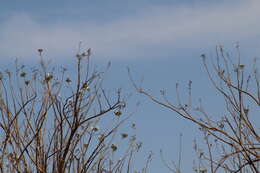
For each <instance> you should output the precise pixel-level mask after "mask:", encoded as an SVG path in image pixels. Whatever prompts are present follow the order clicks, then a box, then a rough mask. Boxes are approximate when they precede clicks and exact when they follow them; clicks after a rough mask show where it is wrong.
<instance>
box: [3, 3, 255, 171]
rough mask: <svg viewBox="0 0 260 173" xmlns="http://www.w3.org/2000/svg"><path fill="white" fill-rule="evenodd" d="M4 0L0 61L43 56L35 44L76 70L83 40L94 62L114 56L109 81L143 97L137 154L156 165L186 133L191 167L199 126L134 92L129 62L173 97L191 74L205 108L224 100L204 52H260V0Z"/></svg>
mask: <svg viewBox="0 0 260 173" xmlns="http://www.w3.org/2000/svg"><path fill="white" fill-rule="evenodd" d="M0 1H1V6H0V26H1V27H0V59H1V66H0V68H1V69H5V68H7V67H9V66H10V64H12V63H13V61H14V59H15V58H18V59H19V61H21V62H23V63H31V64H33V63H37V62H38V61H37V60H38V59H37V51H36V50H37V49H38V48H42V49H44V56H46V57H47V58H48V59H51V60H52V63H53V64H57V65H67V66H68V67H69V68H70V69H71V70H72V71H73V66H72V65H70V64H71V61H72V60H73V58H75V57H74V56H75V54H76V51H77V48H78V44H79V42H82V47H83V48H84V47H85V48H86V49H87V48H89V47H91V48H92V51H93V55H92V57H91V58H92V59H93V61H92V62H93V63H94V64H95V65H97V66H99V67H100V68H102V67H104V66H105V64H106V63H107V62H109V61H111V63H112V67H111V70H110V72H109V73H108V74H107V80H106V84H107V86H108V87H110V88H116V87H122V88H123V90H125V92H126V93H134V94H133V95H134V96H133V97H132V98H131V99H130V105H131V104H132V105H134V103H135V102H138V101H140V102H141V106H140V108H139V110H138V112H137V113H136V115H135V116H134V117H133V121H135V122H136V124H137V127H138V136H139V138H140V139H141V140H142V142H143V146H144V149H143V150H142V154H140V155H139V156H138V158H137V159H140V160H142V159H143V157H145V156H146V155H147V154H148V153H149V151H153V152H154V161H153V162H152V164H151V168H150V172H151V173H156V172H167V169H166V168H165V167H164V166H163V164H162V162H161V159H160V155H159V150H160V149H162V150H164V151H165V153H167V156H166V157H167V159H168V160H176V159H177V157H176V156H177V155H178V148H179V146H178V145H179V134H180V133H182V134H183V148H185V151H184V152H183V158H185V160H184V161H185V162H184V163H183V164H182V165H183V169H184V170H190V169H191V168H192V165H191V164H192V159H193V158H192V157H191V156H190V153H192V141H193V139H194V138H198V135H197V134H198V132H199V131H196V130H197V128H196V127H195V126H194V125H192V124H191V123H190V122H187V121H185V120H183V119H180V118H178V117H177V115H176V114H174V113H173V112H170V111H168V110H165V109H163V108H161V107H160V106H158V105H154V104H153V103H151V102H150V101H149V100H148V99H146V98H144V97H141V96H139V95H138V94H136V93H135V91H134V90H133V88H132V87H131V84H130V81H129V78H128V75H127V67H129V68H130V69H131V71H132V73H133V76H134V78H135V80H137V81H140V80H141V79H142V78H143V79H144V80H143V82H142V84H143V87H144V88H146V89H148V90H149V91H151V93H153V94H154V95H158V93H159V90H160V89H166V90H167V91H168V93H169V96H170V97H171V98H172V99H173V100H174V98H175V97H174V87H175V83H176V82H178V83H180V86H181V87H182V89H183V93H185V92H186V91H187V90H186V89H187V83H188V81H189V80H192V81H193V84H194V90H195V91H196V92H195V93H194V97H195V98H202V99H204V100H205V103H206V108H207V109H208V110H209V111H211V112H214V111H217V110H218V109H219V107H221V98H220V97H219V96H218V95H215V93H214V89H213V87H212V86H211V85H210V84H209V82H208V78H207V75H206V74H205V71H204V70H203V68H202V63H201V59H200V55H201V54H204V53H205V54H206V55H208V56H210V57H214V55H215V46H216V45H223V46H224V47H225V49H226V50H228V51H230V52H231V54H232V53H233V54H234V52H235V45H236V44H237V43H239V44H240V47H241V55H242V57H243V59H242V61H243V62H244V63H245V64H250V63H251V62H252V58H253V57H257V56H258V55H260V51H259V48H258V45H259V43H260V32H259V31H260V23H259V15H260V11H259V7H260V2H259V1H257V0H246V1H242V0H229V1H224V0H211V1H204V0H160V1H158V0H149V1H148V0H124V1H122V0H107V1H98V0H97V1H90V0H77V1H69V0H63V1H59V0H56V1H50V0H45V1H41V2H39V1H38V2H37V1H33V0H27V1H26V2H25V1H19V0H12V1H4V0H0ZM215 103H220V104H219V105H218V106H216V104H215ZM194 132H197V133H194ZM140 163H142V162H141V161H140Z"/></svg>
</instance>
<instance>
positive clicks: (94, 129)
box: [90, 126, 100, 132]
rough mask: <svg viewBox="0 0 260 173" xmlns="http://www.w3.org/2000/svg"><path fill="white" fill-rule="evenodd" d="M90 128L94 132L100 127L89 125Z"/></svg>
mask: <svg viewBox="0 0 260 173" xmlns="http://www.w3.org/2000/svg"><path fill="white" fill-rule="evenodd" d="M90 129H91V130H92V131H94V132H96V131H98V130H99V129H100V127H99V126H91V127H90Z"/></svg>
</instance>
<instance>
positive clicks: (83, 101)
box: [0, 49, 145, 173]
mask: <svg viewBox="0 0 260 173" xmlns="http://www.w3.org/2000/svg"><path fill="white" fill-rule="evenodd" d="M38 53H39V59H40V65H39V66H38V67H37V68H31V69H30V68H29V69H28V68H27V67H25V66H24V65H19V64H18V63H16V69H15V70H14V71H9V70H5V71H2V72H1V79H0V128H1V130H0V135H1V138H0V140H1V141H0V172H5V173H8V172H10V173H13V172H21V173H25V172H28V173H30V172H38V173H46V172H56V173H64V172H79V173H86V172H89V173H90V172H94V173H110V172H111V173H112V172H113V173H114V172H118V173H120V172H130V171H131V172H132V169H133V165H132V160H133V158H134V153H135V152H137V151H138V150H139V148H140V147H141V143H139V142H137V141H136V138H135V136H134V135H133V136H128V134H127V133H119V132H118V128H119V126H120V125H121V124H122V123H123V122H124V121H126V120H127V119H128V118H129V117H130V116H131V115H129V116H126V115H122V113H123V109H124V108H125V106H126V103H125V101H124V100H123V98H122V94H121V91H120V89H118V90H117V91H116V92H115V93H114V95H113V96H108V95H107V92H106V90H105V89H104V88H103V86H102V81H103V74H104V72H103V73H102V72H96V71H95V69H91V67H90V55H91V49H88V50H87V51H80V50H79V52H78V54H77V55H76V57H75V61H77V63H76V66H77V67H76V74H75V76H73V77H71V78H69V77H68V76H67V73H66V69H65V68H62V69H61V70H60V69H58V70H56V69H55V68H52V67H51V64H49V63H46V61H45V60H44V57H43V54H44V52H43V50H42V49H38ZM105 72H106V71H105ZM107 117H108V118H107ZM102 125H103V126H102ZM100 126H101V127H100ZM117 140H125V141H126V142H125V143H127V144H128V147H123V148H124V151H122V150H121V152H120V153H119V154H117V153H116V152H117V151H118V147H119V146H118V144H117ZM125 145H126V144H125ZM115 153H116V154H115ZM144 171H145V170H144Z"/></svg>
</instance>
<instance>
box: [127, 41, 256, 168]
mask: <svg viewBox="0 0 260 173" xmlns="http://www.w3.org/2000/svg"><path fill="white" fill-rule="evenodd" d="M236 49H237V55H236V57H230V56H229V54H228V53H227V52H225V50H224V49H223V47H222V46H218V47H216V58H215V59H213V60H214V61H213V63H212V65H209V63H208V61H207V60H208V58H207V57H206V55H204V54H203V55H201V57H202V61H203V65H204V68H205V72H206V73H207V74H208V77H209V79H210V82H211V83H212V84H213V86H214V88H215V89H216V91H217V92H216V94H220V95H221V96H223V105H224V108H223V110H221V111H220V112H224V111H225V113H224V114H221V115H217V114H218V113H217V112H209V113H208V112H206V111H205V109H204V108H203V105H202V103H201V101H200V102H199V106H196V105H194V104H192V103H193V98H192V82H191V81H190V82H189V85H188V93H187V95H188V98H187V102H185V103H184V102H182V101H183V100H184V99H183V96H182V95H181V94H180V92H179V85H178V84H176V100H177V104H173V103H172V102H171V101H170V100H169V99H168V98H167V94H166V91H161V96H162V98H161V99H159V98H156V97H155V96H153V95H152V94H151V93H149V92H147V91H146V90H144V89H143V88H141V87H138V86H137V85H136V83H135V82H133V80H132V82H133V85H134V87H135V88H136V90H137V91H138V92H139V93H141V94H143V95H145V96H147V97H148V98H149V99H151V100H152V101H153V102H155V103H156V104H159V105H161V106H162V107H164V108H167V109H170V110H172V111H173V112H175V113H177V115H178V116H179V117H182V118H184V119H187V120H189V121H192V122H193V123H194V124H196V125H198V126H199V129H200V130H201V132H202V134H203V135H204V140H205V144H206V145H205V146H206V148H200V147H199V146H198V145H197V143H195V145H194V149H195V151H196V154H197V156H198V162H197V163H195V164H194V168H193V170H194V172H196V173H207V172H211V173H215V172H227V173H249V172H250V173H251V172H252V173H258V172H260V129H259V127H260V126H259V115H258V114H257V113H258V112H259V106H260V83H259V82H260V81H259V72H258V69H257V62H256V61H254V63H252V64H253V71H252V72H251V71H250V70H248V68H246V66H245V65H244V64H242V59H241V57H240V52H239V45H237V47H236ZM130 78H131V75H130ZM131 79H132V78H131ZM200 85H202V84H200ZM185 95H186V93H185ZM181 100H182V101H181ZM179 163H180V161H179ZM184 164H185V163H184ZM166 166H167V167H168V168H169V170H170V171H172V172H175V173H180V172H182V171H181V167H180V164H175V163H173V165H169V164H167V163H166Z"/></svg>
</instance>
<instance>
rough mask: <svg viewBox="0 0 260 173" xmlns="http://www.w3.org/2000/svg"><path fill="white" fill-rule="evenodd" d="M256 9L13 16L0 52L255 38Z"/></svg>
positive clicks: (115, 51)
mask: <svg viewBox="0 0 260 173" xmlns="http://www.w3.org/2000/svg"><path fill="white" fill-rule="evenodd" d="M259 7H260V1H256V0H251V1H250V0H248V1H245V2H239V3H237V4H236V5H235V6H231V5H230V4H229V5H227V4H222V5H219V6H217V7H213V6H209V5H200V6H196V7H191V6H160V7H154V8H151V7H150V8H148V9H144V10H143V12H142V13H139V14H138V15H132V16H130V17H126V18H121V19H120V20H114V21H110V22H106V23H105V24H100V23H99V24H97V23H95V22H94V20H95V18H94V17H93V21H77V22H73V21H63V23H61V22H59V23H56V24H54V23H53V22H52V23H51V24H44V23H39V22H38V21H37V20H35V19H34V18H33V17H32V16H28V15H27V14H17V15H15V16H12V17H10V18H8V19H7V20H6V21H5V22H4V23H2V27H1V29H0V55H1V57H6V56H10V57H11V56H12V57H23V58H26V57H28V58H31V57H33V56H34V55H36V51H35V50H36V49H38V48H43V49H46V50H48V54H49V55H51V56H60V57H62V55H73V53H75V52H76V48H77V45H78V43H79V41H83V43H85V45H87V46H90V47H92V48H93V50H94V51H95V54H96V56H97V57H104V58H107V57H108V58H118V57H121V58H122V57H134V56H136V55H147V56H150V55H152V54H154V53H155V51H156V52H157V53H159V54H160V51H161V52H165V50H166V49H177V48H187V49H189V48H198V47H207V46H208V45H209V44H213V45H214V44H218V43H222V42H225V41H227V40H232V41H233V42H235V41H241V40H242V41H243V40H244V39H247V38H255V37H256V36H259V30H260V24H259V16H260V10H259ZM156 47H159V48H160V50H159V52H158V50H155V48H156ZM163 47H167V48H165V49H164V48H163ZM166 51H168V52H170V50H166Z"/></svg>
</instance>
